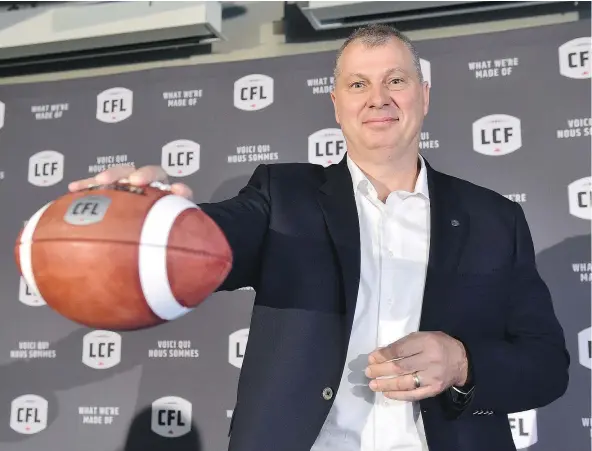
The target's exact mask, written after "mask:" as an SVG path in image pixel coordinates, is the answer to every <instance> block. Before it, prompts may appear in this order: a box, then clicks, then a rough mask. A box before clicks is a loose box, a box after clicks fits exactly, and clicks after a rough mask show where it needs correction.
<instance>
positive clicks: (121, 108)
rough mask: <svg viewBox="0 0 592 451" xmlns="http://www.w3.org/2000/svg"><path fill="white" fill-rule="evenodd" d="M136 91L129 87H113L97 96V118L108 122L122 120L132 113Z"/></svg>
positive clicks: (112, 122)
mask: <svg viewBox="0 0 592 451" xmlns="http://www.w3.org/2000/svg"><path fill="white" fill-rule="evenodd" d="M133 106H134V93H133V92H132V91H131V90H129V89H127V88H111V89H107V90H105V91H103V92H101V93H100V94H99V95H98V96H97V119H98V120H99V121H101V122H105V123H107V124H114V123H116V122H121V121H123V120H125V119H127V118H128V117H130V116H131V115H132V112H133Z"/></svg>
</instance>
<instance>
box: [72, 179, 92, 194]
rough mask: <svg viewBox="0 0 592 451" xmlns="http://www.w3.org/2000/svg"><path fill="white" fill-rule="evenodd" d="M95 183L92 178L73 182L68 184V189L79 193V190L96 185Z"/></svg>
mask: <svg viewBox="0 0 592 451" xmlns="http://www.w3.org/2000/svg"><path fill="white" fill-rule="evenodd" d="M96 183H97V181H96V180H95V178H94V177H89V178H87V179H81V180H75V181H73V182H71V183H69V184H68V189H69V190H70V191H80V190H81V189H84V188H87V187H88V186H90V185H94V184H96Z"/></svg>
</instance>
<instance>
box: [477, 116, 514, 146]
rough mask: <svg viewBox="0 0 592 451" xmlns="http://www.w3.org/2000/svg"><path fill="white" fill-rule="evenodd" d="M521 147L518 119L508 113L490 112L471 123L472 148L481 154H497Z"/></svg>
mask: <svg viewBox="0 0 592 451" xmlns="http://www.w3.org/2000/svg"><path fill="white" fill-rule="evenodd" d="M520 147H522V132H521V128H520V119H518V118H517V117H514V116H510V115H508V114H492V115H490V116H485V117H482V118H481V119H478V120H476V121H475V122H474V123H473V149H474V150H475V152H478V153H480V154H483V155H489V156H492V155H493V156H498V155H507V154H509V153H512V152H515V151H516V150H518V149H520Z"/></svg>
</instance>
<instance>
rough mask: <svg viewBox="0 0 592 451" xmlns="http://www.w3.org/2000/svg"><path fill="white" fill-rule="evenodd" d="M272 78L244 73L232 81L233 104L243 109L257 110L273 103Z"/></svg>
mask: <svg viewBox="0 0 592 451" xmlns="http://www.w3.org/2000/svg"><path fill="white" fill-rule="evenodd" d="M273 84H274V83H273V78H271V77H269V76H268V75H262V74H251V75H245V76H244V77H242V78H239V79H238V80H236V81H235V82H234V106H235V107H236V108H238V109H239V110H243V111H258V110H262V109H263V108H267V107H268V106H269V105H271V104H272V103H273Z"/></svg>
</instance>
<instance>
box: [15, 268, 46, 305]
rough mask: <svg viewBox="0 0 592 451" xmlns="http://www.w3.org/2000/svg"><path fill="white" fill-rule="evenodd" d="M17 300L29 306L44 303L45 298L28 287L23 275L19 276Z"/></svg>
mask: <svg viewBox="0 0 592 451" xmlns="http://www.w3.org/2000/svg"><path fill="white" fill-rule="evenodd" d="M19 301H21V302H22V303H23V304H25V305H28V306H29V307H39V306H42V305H46V302H45V300H44V299H43V298H42V297H41V296H40V295H39V293H37V292H35V291H34V290H32V289H31V287H29V285H28V284H27V282H26V281H25V278H24V277H23V276H21V280H20V283H19Z"/></svg>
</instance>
